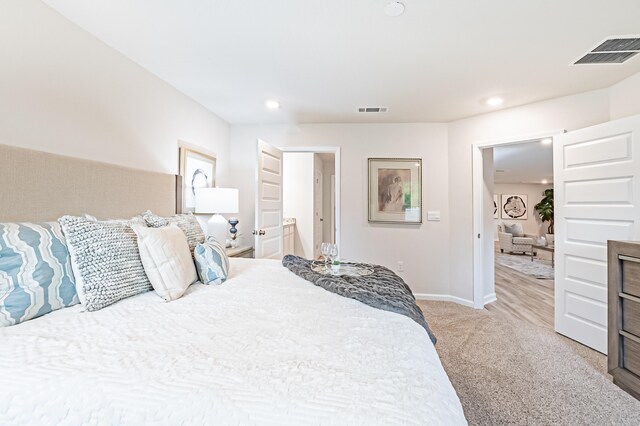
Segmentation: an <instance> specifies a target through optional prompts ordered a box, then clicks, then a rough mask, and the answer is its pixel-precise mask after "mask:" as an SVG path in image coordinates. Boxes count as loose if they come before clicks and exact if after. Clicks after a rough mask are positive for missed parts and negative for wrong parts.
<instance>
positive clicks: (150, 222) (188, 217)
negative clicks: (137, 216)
mask: <svg viewBox="0 0 640 426" xmlns="http://www.w3.org/2000/svg"><path fill="white" fill-rule="evenodd" d="M142 218H143V220H144V222H145V223H146V225H147V226H148V227H150V228H161V227H163V226H167V225H169V224H171V223H175V224H176V225H178V228H180V229H181V230H182V232H184V235H186V236H187V242H188V243H189V251H190V252H191V253H193V250H194V249H195V248H196V246H197V245H198V244H201V243H203V242H204V232H203V231H202V228H201V227H200V224H199V223H198V219H196V217H195V216H194V215H193V213H187V214H177V215H174V216H170V217H161V216H157V215H155V214H153V213H151V211H149V210H147V211H146V212H145V213H144V214H143V215H142Z"/></svg>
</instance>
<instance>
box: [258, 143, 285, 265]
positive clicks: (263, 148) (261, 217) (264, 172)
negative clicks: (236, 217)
mask: <svg viewBox="0 0 640 426" xmlns="http://www.w3.org/2000/svg"><path fill="white" fill-rule="evenodd" d="M256 182H257V187H256V229H255V230H254V231H253V234H254V235H255V257H256V258H258V259H282V256H283V247H282V245H283V240H282V151H280V150H279V149H277V148H274V147H272V146H271V145H269V144H268V143H266V142H264V141H261V140H258V167H257V178H256Z"/></svg>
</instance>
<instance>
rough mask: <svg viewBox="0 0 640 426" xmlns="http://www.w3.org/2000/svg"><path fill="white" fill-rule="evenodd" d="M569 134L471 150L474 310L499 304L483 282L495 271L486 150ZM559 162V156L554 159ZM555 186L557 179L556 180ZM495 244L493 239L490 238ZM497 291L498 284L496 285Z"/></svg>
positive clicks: (513, 140) (481, 145) (504, 141)
mask: <svg viewBox="0 0 640 426" xmlns="http://www.w3.org/2000/svg"><path fill="white" fill-rule="evenodd" d="M562 133H565V130H548V131H545V132H539V133H531V134H525V135H520V136H514V137H509V138H505V139H497V140H496V139H494V140H488V141H480V142H474V143H473V145H472V146H471V149H472V186H473V187H472V193H473V201H472V212H473V234H472V235H473V265H472V268H473V307H474V308H475V309H483V308H484V305H485V304H487V303H491V302H494V301H495V300H496V296H495V292H494V293H493V294H490V295H487V297H485V295H484V291H483V289H484V285H483V282H482V279H483V277H484V271H485V268H487V267H493V265H485V257H486V256H485V255H484V250H483V247H484V244H485V241H486V240H485V239H486V238H489V236H487V235H484V224H485V221H484V219H485V218H484V208H483V206H484V197H483V195H482V194H483V184H484V165H483V161H482V152H483V150H484V149H488V148H494V147H497V146H505V145H516V144H518V143H523V142H526V141H532V140H536V139H544V138H554V137H555V136H557V135H559V134H562ZM554 161H555V156H554ZM554 185H555V179H554ZM490 237H491V239H492V240H493V235H491V236H490ZM493 287H494V288H495V280H494V283H493Z"/></svg>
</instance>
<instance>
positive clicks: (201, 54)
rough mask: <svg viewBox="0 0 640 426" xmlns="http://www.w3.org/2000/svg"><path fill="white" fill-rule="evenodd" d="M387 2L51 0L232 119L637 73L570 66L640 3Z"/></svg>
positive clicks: (318, 114)
mask: <svg viewBox="0 0 640 426" xmlns="http://www.w3.org/2000/svg"><path fill="white" fill-rule="evenodd" d="M387 2H388V1H387V0H348V1H345V0H316V1H312V0H269V1H265V0H235V1H233V0H189V1H179V0H146V1H144V0H84V1H78V0H45V3H47V4H49V5H50V6H52V7H54V8H55V9H57V10H58V11H59V12H60V13H62V14H63V15H64V16H66V17H67V18H69V19H70V20H71V21H73V22H75V23H77V24H78V25H80V26H81V27H83V28H85V29H86V30H87V31H89V32H90V33H92V34H94V35H95V36H96V37H98V38H99V39H101V40H103V41H104V42H105V43H107V44H109V45H111V46H112V47H114V48H115V49H117V50H119V51H120V52H122V53H124V54H125V55H126V56H128V57H129V58H131V59H133V60H134V61H135V62H137V63H139V64H140V65H142V66H143V67H145V68H147V69H148V70H150V71H151V72H153V73H155V74H156V75H158V76H159V77H161V78H163V79H164V80H166V81H167V82H169V83H170V84H172V85H173V86H175V87H176V88H178V89H179V90H181V91H182V92H184V93H185V94H187V95H189V96H190V97H192V98H194V99H195V100H197V101H198V102H200V103H202V104H203V105H205V106H206V107H207V108H209V109H210V110H211V111H213V112H214V113H216V114H217V115H219V116H220V117H221V118H223V119H224V120H226V121H228V122H229V123H232V124H238V123H283V122H296V123H305V122H307V123H308V122H412V121H429V122H446V121H451V120H454V119H458V118H461V117H466V116H471V115H475V114H480V113H483V112H487V111H490V110H491V108H490V107H488V106H486V105H485V104H483V100H485V99H486V98H488V97H490V96H495V95H497V96H502V97H504V98H505V99H506V102H505V104H504V105H503V106H502V107H511V106H515V105H522V104H526V103H531V102H534V101H539V100H542V99H548V98H554V97H558V96H563V95H568V94H573V93H578V92H582V91H587V90H591V89H597V88H603V87H607V86H609V85H611V84H613V83H615V82H617V81H620V80H622V79H623V78H625V77H627V76H630V75H631V74H634V73H636V72H640V58H639V57H635V58H633V59H631V60H630V61H629V62H627V63H626V64H623V65H584V66H570V65H569V64H570V63H572V62H573V61H575V60H576V59H577V58H578V57H580V56H581V55H582V54H583V53H585V52H586V51H587V50H590V49H591V48H593V47H595V46H596V45H597V44H599V43H600V42H601V41H602V40H603V39H604V38H605V37H607V36H611V35H630V34H638V33H640V1H638V0H608V1H602V0H561V1H558V0H536V1H533V0H519V1H514V0H486V1H478V0H457V1H447V0H403V3H404V4H405V5H406V11H405V13H404V15H402V16H400V17H398V18H390V17H388V16H386V15H384V13H383V6H384V5H385V4H386V3H387ZM638 56H640V55H638ZM271 98H275V99H278V100H279V101H281V103H282V108H281V109H280V110H277V111H267V110H266V109H265V107H264V102H265V100H266V99H271ZM359 106H388V107H389V108H390V110H389V112H388V113H386V114H380V115H362V114H358V113H357V112H355V111H356V108H357V107H359Z"/></svg>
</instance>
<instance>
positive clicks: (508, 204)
mask: <svg viewBox="0 0 640 426" xmlns="http://www.w3.org/2000/svg"><path fill="white" fill-rule="evenodd" d="M528 207H529V203H528V200H527V196H526V195H522V194H502V202H501V206H500V208H501V211H502V213H501V215H502V218H503V219H521V220H526V219H527V217H528V211H527V210H528Z"/></svg>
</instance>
